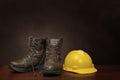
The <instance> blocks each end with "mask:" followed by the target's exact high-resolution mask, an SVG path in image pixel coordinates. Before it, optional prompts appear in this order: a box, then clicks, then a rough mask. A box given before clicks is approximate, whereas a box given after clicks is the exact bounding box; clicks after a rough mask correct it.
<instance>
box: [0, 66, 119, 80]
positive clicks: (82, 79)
mask: <svg viewBox="0 0 120 80" xmlns="http://www.w3.org/2000/svg"><path fill="white" fill-rule="evenodd" d="M95 67H96V68H97V69H98V72H97V73H94V74H86V75H81V74H75V73H70V72H66V71H63V73H62V75H60V76H44V75H43V74H42V73H41V70H39V71H36V73H37V74H33V72H26V73H14V72H12V70H11V69H9V67H8V66H2V67H0V80H120V65H97V66H95Z"/></svg>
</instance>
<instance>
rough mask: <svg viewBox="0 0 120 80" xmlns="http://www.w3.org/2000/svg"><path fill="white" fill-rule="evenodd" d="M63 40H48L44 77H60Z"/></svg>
mask: <svg viewBox="0 0 120 80" xmlns="http://www.w3.org/2000/svg"><path fill="white" fill-rule="evenodd" d="M62 43H63V39H62V38H60V39H47V40H46V58H45V62H44V66H43V74H44V75H60V74H61V72H62V63H61V57H60V54H61V47H62Z"/></svg>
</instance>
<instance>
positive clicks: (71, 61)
mask: <svg viewBox="0 0 120 80" xmlns="http://www.w3.org/2000/svg"><path fill="white" fill-rule="evenodd" d="M63 70H65V71H70V72H75V73H80V74H88V73H94V72H97V69H96V68H95V67H94V64H93V62H92V59H91V57H90V56H89V55H88V54H87V53H86V52H84V51H83V50H73V51H70V52H69V53H68V55H67V56H66V58H65V61H64V64H63Z"/></svg>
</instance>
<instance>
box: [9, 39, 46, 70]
mask: <svg viewBox="0 0 120 80" xmlns="http://www.w3.org/2000/svg"><path fill="white" fill-rule="evenodd" d="M45 44H46V40H45V39H40V38H32V37H30V38H29V51H28V52H29V53H28V55H26V56H25V57H23V58H21V59H18V60H16V61H12V62H10V64H9V66H10V68H11V69H12V70H14V71H16V72H27V71H32V70H35V69H39V68H40V67H41V66H42V64H43V63H44V59H45V49H46V48H45V47H46V46H45Z"/></svg>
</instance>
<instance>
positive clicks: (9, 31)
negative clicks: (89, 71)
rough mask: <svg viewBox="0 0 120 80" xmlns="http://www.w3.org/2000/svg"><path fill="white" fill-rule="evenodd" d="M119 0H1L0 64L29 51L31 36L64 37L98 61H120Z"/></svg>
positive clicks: (67, 48)
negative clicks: (28, 40) (29, 37)
mask: <svg viewBox="0 0 120 80" xmlns="http://www.w3.org/2000/svg"><path fill="white" fill-rule="evenodd" d="M119 27H120V1H119V0H97V1H96V0H0V66H2V65H5V64H8V63H9V62H10V61H11V60H15V59H18V58H21V57H22V56H24V55H25V54H27V48H28V42H27V39H28V36H30V35H33V36H40V37H47V36H48V37H63V38H64V44H63V48H62V57H63V60H64V57H65V55H66V54H67V53H68V52H69V51H70V50H73V49H83V50H85V51H86V52H88V53H89V55H90V56H91V57H92V59H93V62H94V63H95V64H120V59H119V56H120V31H119Z"/></svg>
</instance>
